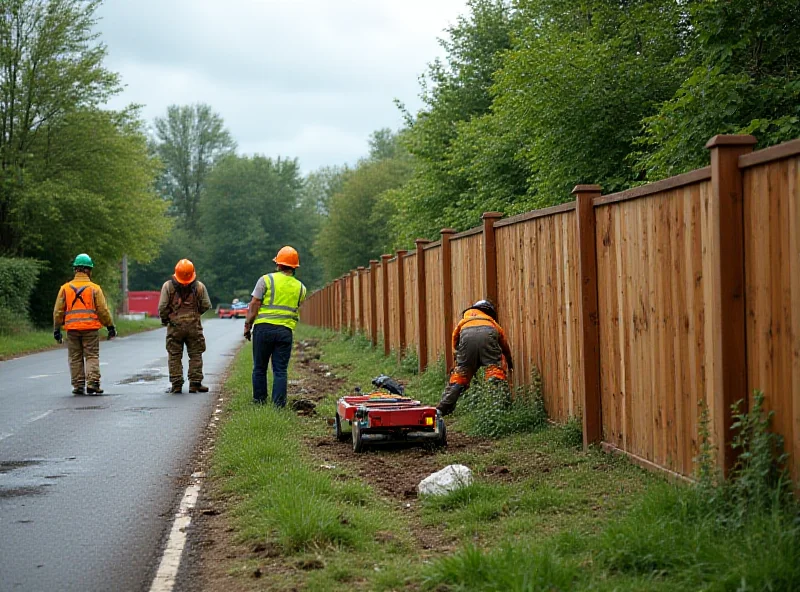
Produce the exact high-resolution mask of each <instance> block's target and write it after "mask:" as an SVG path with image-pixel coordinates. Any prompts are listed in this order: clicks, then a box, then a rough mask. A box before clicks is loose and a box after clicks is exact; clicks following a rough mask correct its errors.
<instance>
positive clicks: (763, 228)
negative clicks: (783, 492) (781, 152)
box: [744, 156, 800, 483]
mask: <svg viewBox="0 0 800 592" xmlns="http://www.w3.org/2000/svg"><path fill="white" fill-rule="evenodd" d="M744 212H745V215H744V219H745V226H744V229H745V300H746V307H747V328H746V329H747V371H748V391H749V394H750V396H751V398H752V395H753V391H754V390H755V389H759V390H761V391H763V392H764V395H765V405H766V408H767V410H772V411H775V415H774V417H773V419H772V428H773V430H774V431H775V432H777V433H778V434H780V435H782V436H783V438H784V450H786V451H787V452H789V453H790V454H791V455H792V458H791V469H792V476H793V477H794V478H795V483H798V481H797V479H798V477H800V157H797V156H794V157H792V158H787V159H781V160H777V161H773V162H769V163H766V164H762V165H759V166H755V167H753V168H748V169H745V170H744Z"/></svg>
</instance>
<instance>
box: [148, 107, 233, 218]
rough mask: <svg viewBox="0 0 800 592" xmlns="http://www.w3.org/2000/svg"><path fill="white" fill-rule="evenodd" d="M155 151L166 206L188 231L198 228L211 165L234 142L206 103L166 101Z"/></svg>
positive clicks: (158, 121)
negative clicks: (162, 167) (168, 202)
mask: <svg viewBox="0 0 800 592" xmlns="http://www.w3.org/2000/svg"><path fill="white" fill-rule="evenodd" d="M154 127H155V132H156V145H155V152H156V154H158V157H159V158H160V159H161V162H163V163H164V171H163V174H162V175H161V179H160V181H159V189H160V190H161V193H162V194H163V195H164V196H165V197H167V198H168V199H169V200H170V204H171V205H170V210H171V213H172V214H173V215H175V216H178V217H179V218H180V220H181V221H182V222H183V224H184V225H185V226H186V228H188V229H189V230H190V231H194V232H196V231H197V230H198V222H199V218H200V198H201V196H202V195H203V191H204V189H205V186H206V181H207V179H208V175H209V174H210V173H211V170H212V169H213V167H214V165H215V164H216V163H217V162H219V161H220V160H221V159H223V158H224V157H226V156H229V155H231V154H233V153H234V150H235V149H236V142H234V141H233V138H232V137H231V135H230V132H228V130H227V129H226V128H225V122H224V121H223V120H222V117H220V116H219V114H217V113H214V111H212V110H211V107H210V106H209V105H206V104H203V103H198V104H196V105H183V106H180V105H170V106H169V107H167V115H166V117H157V118H156V120H155V122H154Z"/></svg>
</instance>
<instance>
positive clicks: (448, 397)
mask: <svg viewBox="0 0 800 592" xmlns="http://www.w3.org/2000/svg"><path fill="white" fill-rule="evenodd" d="M465 390H467V389H466V387H464V386H463V385H461V384H448V385H447V386H446V387H445V389H444V393H443V394H442V400H441V401H439V404H438V405H437V406H436V410H437V411H438V412H439V413H440V414H441V415H442V417H444V416H445V415H450V414H451V413H452V412H453V411H455V408H456V402H457V401H458V399H459V397H460V396H461V395H462V394H463V393H464V391H465Z"/></svg>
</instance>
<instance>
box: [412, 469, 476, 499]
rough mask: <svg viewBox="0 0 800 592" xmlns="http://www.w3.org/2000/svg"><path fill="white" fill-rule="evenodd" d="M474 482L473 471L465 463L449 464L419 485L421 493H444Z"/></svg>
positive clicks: (418, 488)
mask: <svg viewBox="0 0 800 592" xmlns="http://www.w3.org/2000/svg"><path fill="white" fill-rule="evenodd" d="M471 483H472V471H471V470H470V468H469V467H466V466H464V465H447V466H446V467H445V468H443V469H442V470H441V471H436V472H435V473H433V474H432V475H428V476H427V477H425V478H424V479H423V480H422V481H420V483H419V485H418V486H417V490H418V491H419V494H420V495H444V494H446V493H449V492H451V491H455V490H456V489H460V488H462V487H465V486H467V485H470V484H471Z"/></svg>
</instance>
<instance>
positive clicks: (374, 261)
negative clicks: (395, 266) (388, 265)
mask: <svg viewBox="0 0 800 592" xmlns="http://www.w3.org/2000/svg"><path fill="white" fill-rule="evenodd" d="M369 262H370V263H380V261H378V260H377V259H370V260H369Z"/></svg>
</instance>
